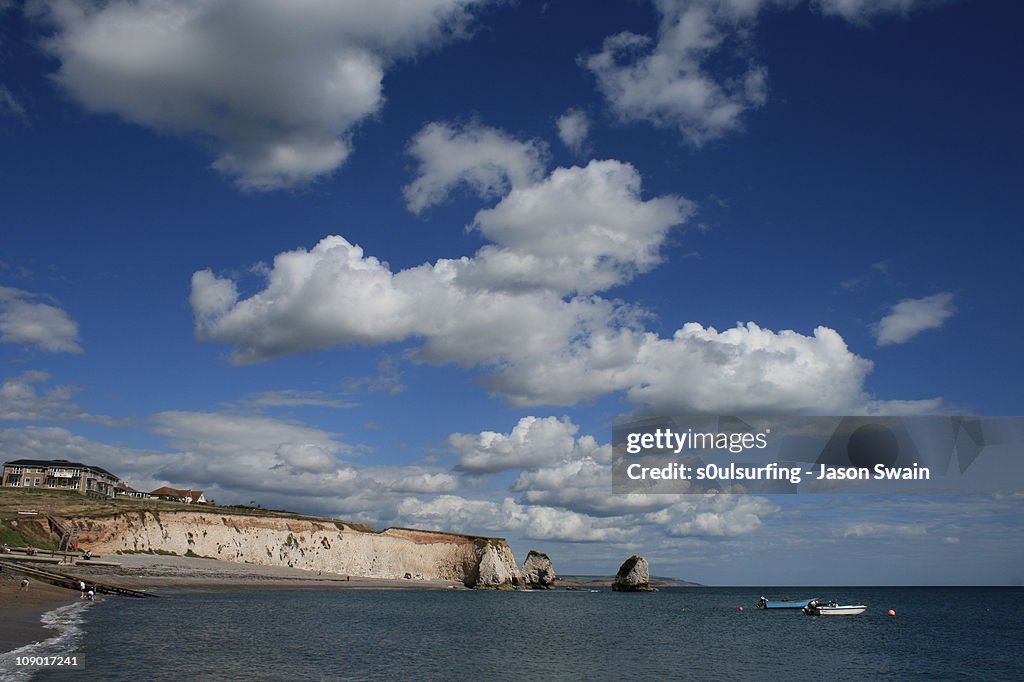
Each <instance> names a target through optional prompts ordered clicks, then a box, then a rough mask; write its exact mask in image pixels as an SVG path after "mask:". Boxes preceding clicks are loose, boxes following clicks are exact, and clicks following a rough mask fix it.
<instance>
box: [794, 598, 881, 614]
mask: <svg viewBox="0 0 1024 682" xmlns="http://www.w3.org/2000/svg"><path fill="white" fill-rule="evenodd" d="M867 610H868V607H867V606H865V605H864V604H857V605H853V604H838V603H836V602H834V601H830V602H823V601H821V600H820V599H812V600H811V601H809V602H807V605H806V606H804V608H803V611H804V613H805V614H807V615H808V616H859V615H860V614H862V613H864V612H865V611H867Z"/></svg>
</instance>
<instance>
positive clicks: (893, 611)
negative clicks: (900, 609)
mask: <svg viewBox="0 0 1024 682" xmlns="http://www.w3.org/2000/svg"><path fill="white" fill-rule="evenodd" d="M886 615H888V616H895V615H896V611H895V610H893V609H889V613H887V614H886Z"/></svg>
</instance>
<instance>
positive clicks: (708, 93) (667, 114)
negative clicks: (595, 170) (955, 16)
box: [581, 0, 941, 147]
mask: <svg viewBox="0 0 1024 682" xmlns="http://www.w3.org/2000/svg"><path fill="white" fill-rule="evenodd" d="M937 2H941V0H810V2H809V3H807V4H809V5H810V6H811V7H812V8H813V9H815V10H817V11H818V12H820V13H822V14H824V15H828V16H839V17H841V18H843V19H845V20H846V21H849V22H851V23H854V24H867V23H868V21H869V20H870V19H872V18H873V17H875V16H878V15H885V14H907V13H909V12H910V11H911V10H912V9H915V8H917V7H921V6H927V5H930V4H936V3H937ZM652 4H653V5H654V7H655V10H656V12H657V14H658V30H657V35H656V36H653V37H652V36H649V35H640V34H637V33H632V32H630V31H624V32H622V33H618V34H615V35H612V36H609V37H608V38H606V39H605V41H604V44H603V45H602V48H601V50H600V51H599V52H597V53H595V54H591V55H589V56H588V57H586V58H585V59H582V60H581V63H582V65H583V66H584V67H585V68H586V69H587V70H589V71H590V72H591V73H592V74H593V75H594V77H595V78H596V80H597V87H598V90H599V91H600V92H601V94H603V95H604V97H605V99H606V100H607V102H608V105H609V107H610V108H611V110H612V111H613V112H614V113H615V114H617V115H618V116H619V118H620V119H622V120H623V121H647V122H649V123H652V124H654V125H656V126H659V127H663V128H676V129H678V130H679V132H680V133H681V134H682V136H683V138H684V139H685V140H687V141H688V142H689V143H690V144H692V145H694V146H697V147H699V146H701V145H703V144H705V143H706V142H709V141H711V140H714V139H716V138H720V137H722V136H724V135H726V134H728V133H730V132H733V131H736V130H739V129H740V128H742V126H743V117H744V114H745V113H746V112H748V111H750V110H751V109H755V108H758V107H761V106H763V105H764V104H765V102H766V101H767V99H768V80H767V77H768V72H767V69H766V68H765V67H764V66H763V65H761V64H758V63H757V62H756V61H755V60H754V59H753V58H751V57H749V56H745V55H749V54H750V52H751V51H750V50H749V49H747V46H746V43H747V42H749V40H750V37H751V36H752V34H753V29H754V25H755V23H756V21H757V19H758V17H759V15H760V14H761V12H762V11H767V10H769V9H773V8H778V9H782V10H787V9H792V8H793V7H796V6H798V5H801V4H804V3H801V2H800V1H799V0H653V2H652ZM723 64H725V65H726V66H723ZM730 64H731V66H730Z"/></svg>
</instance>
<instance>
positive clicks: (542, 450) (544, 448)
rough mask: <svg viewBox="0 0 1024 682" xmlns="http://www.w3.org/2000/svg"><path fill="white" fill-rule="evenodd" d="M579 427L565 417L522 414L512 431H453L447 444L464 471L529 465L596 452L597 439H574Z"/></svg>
mask: <svg viewBox="0 0 1024 682" xmlns="http://www.w3.org/2000/svg"><path fill="white" fill-rule="evenodd" d="M578 430H579V427H578V426H576V425H575V424H573V423H572V421H570V419H569V418H568V417H562V418H561V419H557V418H556V417H544V418H538V417H523V418H522V419H520V420H519V423H517V424H516V426H515V428H513V429H512V432H511V433H497V432H495V431H484V432H482V433H479V434H464V433H453V434H452V435H450V436H449V437H448V445H449V446H450V447H451V448H452V449H453V450H454V451H455V452H457V453H458V454H459V467H460V468H461V469H462V470H464V471H469V472H480V473H493V472H496V471H503V470H506V469H528V468H532V467H541V466H545V465H547V466H550V465H554V464H558V463H560V462H562V461H564V460H566V459H578V458H581V457H589V456H592V455H593V454H595V453H596V452H597V451H598V446H597V442H596V441H595V440H594V438H593V437H592V436H583V437H582V438H579V439H577V438H576V437H575V436H576V432H577V431H578Z"/></svg>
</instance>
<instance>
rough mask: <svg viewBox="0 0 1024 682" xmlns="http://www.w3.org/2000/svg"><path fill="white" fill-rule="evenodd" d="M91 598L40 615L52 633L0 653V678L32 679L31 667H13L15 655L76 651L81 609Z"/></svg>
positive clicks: (7, 681)
mask: <svg viewBox="0 0 1024 682" xmlns="http://www.w3.org/2000/svg"><path fill="white" fill-rule="evenodd" d="M94 603H95V602H87V601H80V602H75V603H74V604H68V605H66V606H61V607H58V608H56V609H54V610H53V611H48V612H46V613H44V614H43V615H42V617H41V618H40V620H41V621H42V623H43V625H45V626H46V627H47V628H50V629H54V630H56V631H57V634H55V635H54V636H53V637H50V638H49V639H44V640H43V641H41V642H33V643H32V644H26V645H25V646H23V647H20V648H18V649H15V650H14V651H8V652H7V653H4V654H0V682H20V681H21V680H30V679H32V674H33V673H34V672H35V670H33V669H30V668H22V669H20V670H19V669H17V668H15V666H14V659H15V658H16V657H18V656H68V655H70V654H73V653H75V652H77V651H78V645H79V643H80V642H81V640H82V620H83V619H84V616H85V609H86V608H87V607H88V606H91V605H92V604H94Z"/></svg>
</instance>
